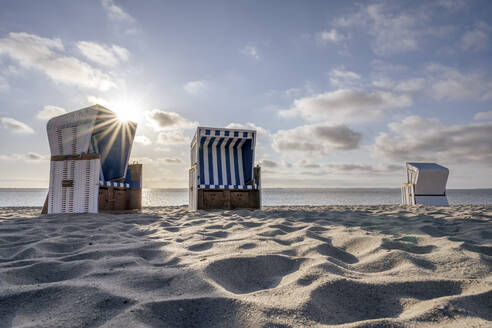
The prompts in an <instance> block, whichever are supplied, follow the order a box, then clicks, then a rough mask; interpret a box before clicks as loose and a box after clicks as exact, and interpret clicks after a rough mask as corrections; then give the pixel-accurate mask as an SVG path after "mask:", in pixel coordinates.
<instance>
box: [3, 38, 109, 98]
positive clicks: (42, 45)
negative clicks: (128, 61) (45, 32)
mask: <svg viewBox="0 0 492 328" xmlns="http://www.w3.org/2000/svg"><path fill="white" fill-rule="evenodd" d="M63 52H64V47H63V44H62V42H61V40H60V39H48V38H43V37H39V36H37V35H34V34H28V33H9V34H8V37H5V38H2V39H0V55H7V56H9V57H11V58H12V59H14V60H16V61H18V62H19V64H20V65H21V66H23V67H25V68H32V69H36V70H39V71H41V72H43V73H45V74H46V75H47V76H48V77H49V78H51V79H52V80H53V81H55V82H58V83H65V84H70V85H77V86H80V87H84V88H92V89H99V90H102V91H105V90H108V89H110V88H112V87H114V86H115V84H114V82H113V81H112V79H111V77H110V76H109V75H107V74H105V73H103V72H102V71H100V70H98V69H95V68H93V67H91V66H90V65H89V64H87V63H85V62H83V61H80V60H79V59H77V58H75V57H70V56H66V55H64V54H63Z"/></svg>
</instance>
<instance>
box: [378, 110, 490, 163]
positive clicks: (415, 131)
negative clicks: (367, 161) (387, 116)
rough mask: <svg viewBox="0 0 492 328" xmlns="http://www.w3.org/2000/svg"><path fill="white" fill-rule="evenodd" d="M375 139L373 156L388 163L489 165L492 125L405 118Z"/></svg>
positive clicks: (415, 117) (416, 117)
mask: <svg viewBox="0 0 492 328" xmlns="http://www.w3.org/2000/svg"><path fill="white" fill-rule="evenodd" d="M388 127H389V129H390V132H391V133H386V132H382V133H379V135H378V136H377V137H376V139H375V143H374V145H373V149H372V151H373V155H374V156H376V157H377V158H380V157H383V158H386V159H388V160H391V161H402V162H403V161H438V162H441V161H442V162H444V163H467V162H477V163H483V164H487V165H492V143H491V142H490V140H492V122H484V123H470V124H461V125H446V124H444V123H442V122H441V121H439V120H438V119H426V118H422V117H420V116H408V117H405V118H404V119H403V120H402V121H400V122H393V123H390V124H389V125H388Z"/></svg>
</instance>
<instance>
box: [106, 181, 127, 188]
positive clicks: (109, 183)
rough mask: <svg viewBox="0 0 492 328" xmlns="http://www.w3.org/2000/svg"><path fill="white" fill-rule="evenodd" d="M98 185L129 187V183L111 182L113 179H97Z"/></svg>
mask: <svg viewBox="0 0 492 328" xmlns="http://www.w3.org/2000/svg"><path fill="white" fill-rule="evenodd" d="M99 185H101V186H107V187H126V188H130V184H129V183H123V182H113V181H99Z"/></svg>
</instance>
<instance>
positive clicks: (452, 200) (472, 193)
mask: <svg viewBox="0 0 492 328" xmlns="http://www.w3.org/2000/svg"><path fill="white" fill-rule="evenodd" d="M47 192H48V190H47V189H45V188H32V189H27V188H23V189H15V188H0V207H17V206H43V203H44V200H45V198H46V194H47ZM446 194H447V196H448V201H449V204H450V205H468V204H470V205H492V189H448V190H447V191H446ZM142 198H143V199H142V201H143V206H144V207H149V206H180V205H188V190H187V189H143V191H142ZM400 201H401V196H400V189H391V188H376V189H369V188H323V189H318V188H309V189H300V188H264V189H263V190H262V204H263V205H264V206H281V205H391V204H400Z"/></svg>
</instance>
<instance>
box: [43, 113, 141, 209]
mask: <svg viewBox="0 0 492 328" xmlns="http://www.w3.org/2000/svg"><path fill="white" fill-rule="evenodd" d="M136 128H137V124H136V123H134V122H122V121H120V120H119V119H118V117H117V115H116V114H115V113H114V112H112V111H110V110H109V109H107V108H104V107H102V106H100V105H94V106H91V107H87V108H83V109H80V110H77V111H74V112H70V113H67V114H64V115H60V116H57V117H54V118H52V119H51V120H49V121H48V124H47V132H48V139H49V144H50V151H51V164H50V180H49V191H48V197H47V201H46V202H45V207H44V208H43V212H44V213H48V214H51V213H97V212H98V210H100V209H102V210H129V209H138V208H140V207H141V176H142V166H141V164H135V165H128V160H129V157H130V152H131V147H132V144H133V139H134V137H135V131H136Z"/></svg>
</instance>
